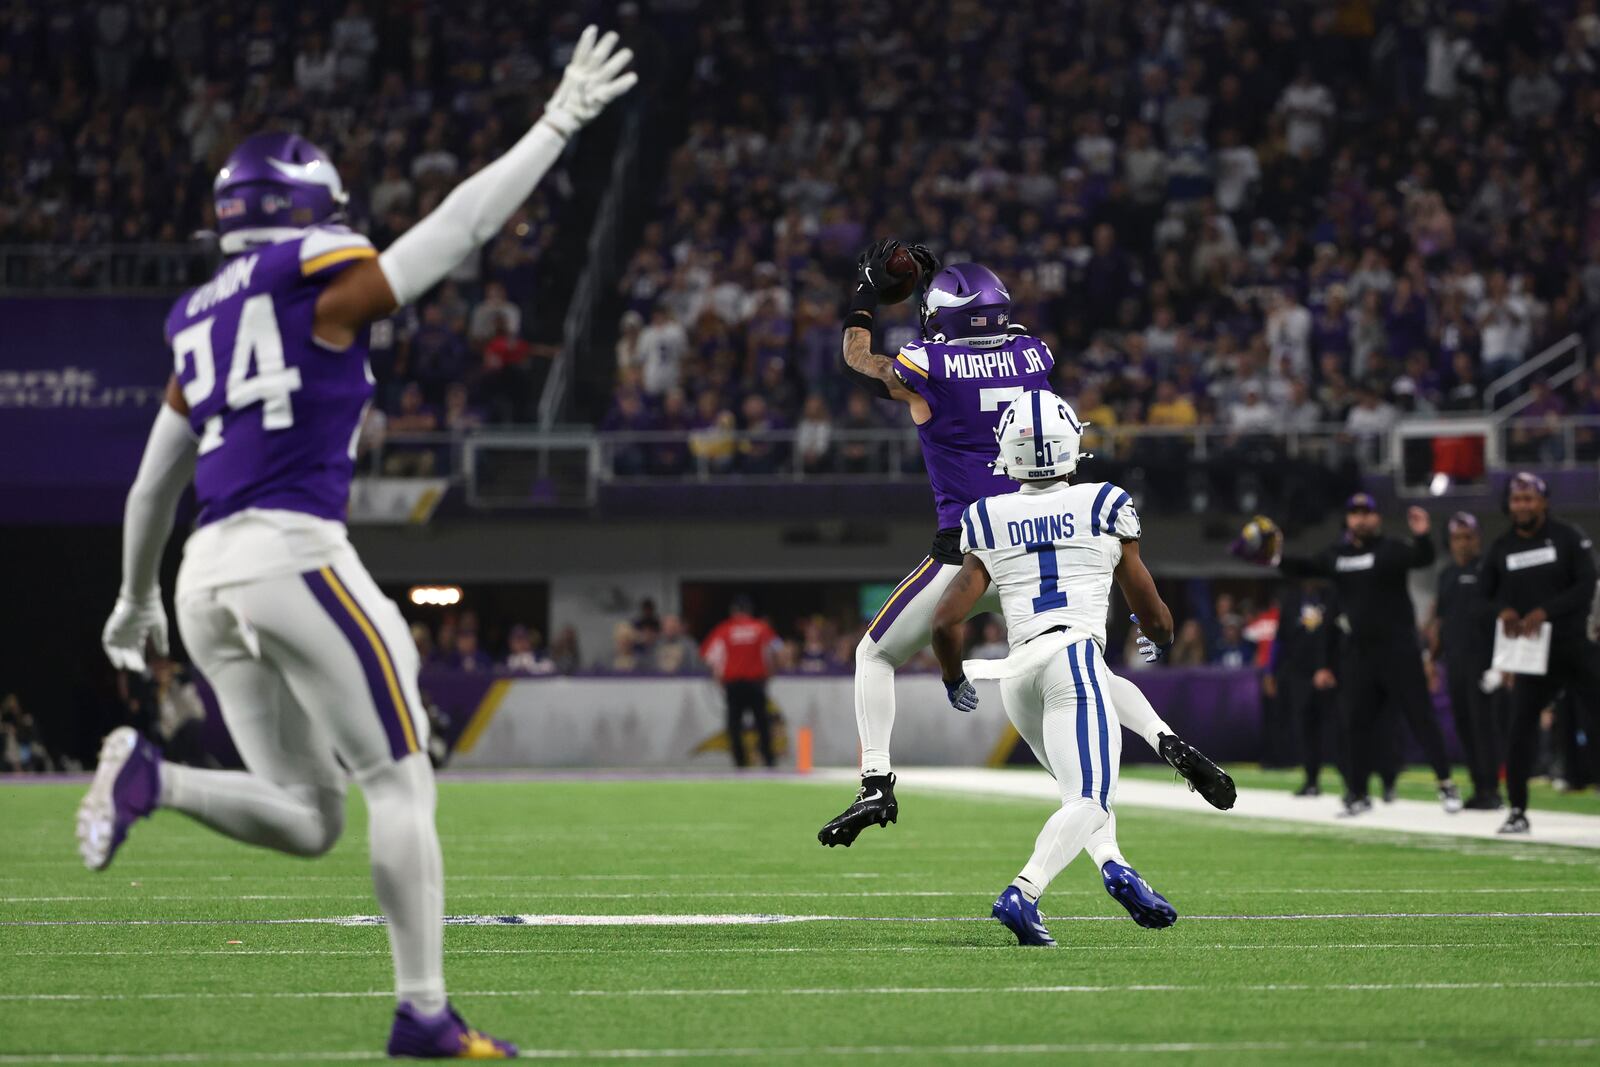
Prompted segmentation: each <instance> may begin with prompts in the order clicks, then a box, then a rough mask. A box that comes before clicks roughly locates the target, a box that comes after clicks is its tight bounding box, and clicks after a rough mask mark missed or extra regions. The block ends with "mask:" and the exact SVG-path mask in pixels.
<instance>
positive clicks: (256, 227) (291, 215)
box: [212, 133, 349, 255]
mask: <svg viewBox="0 0 1600 1067" xmlns="http://www.w3.org/2000/svg"><path fill="white" fill-rule="evenodd" d="M212 199H213V202H214V203H215V205H216V209H217V233H218V234H219V235H220V236H221V238H222V250H223V251H224V252H226V253H228V254H229V255H232V254H234V253H236V252H242V251H244V250H245V249H246V248H250V247H252V246H255V245H263V244H272V243H274V242H277V241H283V240H286V239H288V238H290V237H293V236H295V235H296V234H298V233H299V232H300V231H301V230H303V229H305V228H306V227H307V226H315V225H316V224H318V223H322V222H335V221H338V219H339V218H340V215H341V212H343V210H344V204H345V201H346V200H348V199H349V197H348V195H347V194H346V193H345V191H344V183H343V182H341V181H340V180H339V172H338V171H336V170H334V169H333V161H332V160H330V159H329V158H328V157H327V156H326V155H325V154H324V153H323V152H322V150H321V149H320V148H318V147H317V146H316V145H314V144H312V143H311V142H310V141H308V140H306V139H305V138H304V137H301V136H300V135H299V134H297V133H258V134H255V135H254V136H252V137H248V138H246V139H245V140H244V142H243V143H242V144H240V145H239V147H237V148H235V149H234V150H233V152H232V154H231V155H229V156H228V161H227V162H226V163H224V164H223V165H222V170H220V171H218V172H217V180H216V182H215V183H214V184H213V185H212Z"/></svg>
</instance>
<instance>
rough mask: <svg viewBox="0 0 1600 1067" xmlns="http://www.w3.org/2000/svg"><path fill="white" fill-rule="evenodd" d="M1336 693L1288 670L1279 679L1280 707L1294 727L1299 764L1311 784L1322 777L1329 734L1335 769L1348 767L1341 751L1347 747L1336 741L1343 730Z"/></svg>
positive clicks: (1306, 676) (1309, 678) (1307, 677)
mask: <svg viewBox="0 0 1600 1067" xmlns="http://www.w3.org/2000/svg"><path fill="white" fill-rule="evenodd" d="M1335 692H1336V691H1335V690H1332V689H1318V688H1317V687H1316V686H1314V685H1312V684H1311V677H1310V676H1309V675H1304V674H1300V673H1297V672H1294V671H1286V672H1284V673H1283V674H1280V675H1279V676H1278V703H1279V708H1280V711H1281V713H1282V714H1283V716H1284V718H1285V719H1286V720H1288V722H1289V723H1290V724H1292V728H1293V729H1294V731H1295V736H1296V740H1297V741H1298V742H1299V743H1298V745H1297V751H1298V752H1299V754H1300V765H1301V766H1302V767H1304V768H1305V772H1306V781H1307V782H1308V783H1310V784H1312V785H1316V784H1317V780H1318V779H1319V778H1320V777H1321V775H1322V767H1323V764H1324V763H1325V762H1326V760H1327V754H1328V751H1329V747H1330V746H1329V745H1328V743H1327V738H1328V737H1329V736H1330V735H1332V736H1333V737H1334V738H1335V739H1336V740H1335V741H1334V743H1333V745H1332V749H1333V763H1334V766H1336V767H1340V768H1343V767H1344V765H1345V760H1344V754H1343V752H1342V751H1341V749H1342V748H1343V747H1344V746H1343V745H1342V744H1340V742H1339V741H1338V740H1337V738H1338V737H1339V736H1340V734H1341V733H1342V732H1343V731H1341V730H1339V729H1337V723H1338V718H1339V707H1338V702H1337V700H1336V699H1335ZM1341 773H1342V772H1341Z"/></svg>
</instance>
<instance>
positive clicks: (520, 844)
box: [0, 778, 1600, 1065]
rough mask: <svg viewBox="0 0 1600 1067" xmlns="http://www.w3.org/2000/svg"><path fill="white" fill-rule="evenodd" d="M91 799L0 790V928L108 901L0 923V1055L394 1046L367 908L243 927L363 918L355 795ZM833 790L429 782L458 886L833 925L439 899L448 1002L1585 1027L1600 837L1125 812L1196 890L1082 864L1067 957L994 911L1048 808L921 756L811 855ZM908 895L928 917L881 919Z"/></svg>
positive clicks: (1557, 1059)
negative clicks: (309, 811)
mask: <svg viewBox="0 0 1600 1067" xmlns="http://www.w3.org/2000/svg"><path fill="white" fill-rule="evenodd" d="M1174 788H1178V787H1176V786H1175V787H1174ZM78 794H79V789H78V788H77V787H74V786H66V785H30V786H17V785H3V786H0V810H3V811H4V813H5V815H6V824H7V828H8V830H9V837H8V840H7V842H6V846H5V850H4V853H3V856H4V858H3V860H0V899H3V901H4V903H3V905H0V921H3V922H5V923H8V924H15V923H18V922H19V921H24V920H31V921H55V922H60V921H62V920H112V922H111V923H109V924H79V925H52V926H43V925H28V926H24V925H4V926H0V1064H9V1063H45V1062H56V1063H73V1062H91V1063H92V1062H108V1063H140V1062H162V1061H165V1060H170V1059H172V1058H175V1057H183V1058H187V1059H188V1060H190V1061H191V1062H195V1061H203V1062H212V1061H216V1062H264V1061H271V1062H294V1063H318V1062H325V1061H326V1062H349V1061H351V1060H360V1059H365V1058H369V1057H371V1058H376V1057H377V1056H378V1055H379V1053H380V1051H381V1047H382V1042H383V1040H384V1038H385V1036H386V1034H387V1028H388V1018H389V1012H390V1010H391V1004H390V997H389V992H388V986H389V981H390V976H389V961H388V955H387V949H386V943H385V940H384V932H383V930H382V929H381V928H378V927H370V926H366V927H347V926H338V925H328V924H280V925H265V924H261V923H260V922H259V921H260V920H269V919H291V918H311V917H319V916H348V915H358V914H371V913H372V912H373V911H374V910H375V904H374V901H373V899H372V896H371V893H370V889H369V885H368V879H367V872H366V855H365V853H366V846H365V841H364V835H363V833H362V829H361V828H362V826H363V825H364V822H365V820H364V818H363V817H362V815H361V814H360V812H353V813H352V819H351V831H350V832H349V834H348V835H347V837H346V839H345V840H344V841H343V842H341V844H340V845H339V846H338V848H337V849H336V850H335V851H334V852H333V853H332V854H331V855H330V856H328V857H326V858H325V859H322V860H317V861H303V860H292V859H287V858H280V857H278V856H274V855H270V854H267V853H265V852H260V851H254V850H250V849H247V848H244V847H242V846H238V845H234V844H231V843H229V842H227V841H225V840H223V839H222V838H220V837H217V836H214V835H212V834H211V833H209V832H207V831H204V830H202V829H201V828H199V827H197V826H195V825H193V824H191V823H189V822H187V821H186V820H185V819H184V818H183V817H182V816H178V815H174V814H168V813H163V814H160V815H158V816H157V817H156V818H155V819H154V820H153V821H151V822H149V823H144V824H141V825H140V826H139V827H138V828H137V829H136V830H135V833H134V836H133V838H132V840H131V842H130V844H129V846H128V847H127V848H126V849H125V850H124V851H123V853H122V854H121V856H119V858H118V859H117V861H116V863H115V865H114V866H113V867H112V868H111V869H110V870H109V871H107V872H105V873H103V874H98V875H96V874H90V873H88V872H86V871H84V870H83V869H82V868H81V866H80V865H79V863H78V860H77V857H76V855H75V853H74V850H73V842H72V834H71V822H72V812H73V808H74V806H75V804H76V801H77V798H78ZM847 799H848V789H847V788H846V787H842V786H839V785H831V786H828V785H819V784H809V783H801V782H797V781H786V780H771V779H759V778H751V779H744V780H727V781H712V782H703V781H678V782H673V781H657V782H586V781H561V782H537V783H514V782H507V783H493V782H446V783H444V784H442V786H441V789H440V819H441V825H442V828H443V833H444V842H445V844H444V847H445V858H446V867H447V870H448V872H449V882H448V887H449V888H448V901H447V910H448V911H449V912H450V913H451V914H454V915H498V914H521V913H535V914H559V915H662V914H686V913H698V914H705V915H724V914H735V913H775V914H784V915H790V916H807V915H824V916H833V917H835V918H833V919H831V920H828V921H818V922H803V923H786V924H769V925H727V926H682V925H676V926H673V925H657V926H645V925H639V924H628V925H617V926H598V927H570V926H489V927H453V928H451V929H450V931H449V933H448V936H447V951H448V976H449V981H450V984H451V988H452V992H453V995H454V998H455V1000H456V1003H457V1005H458V1007H460V1008H461V1009H462V1010H463V1012H464V1013H465V1014H466V1015H467V1017H468V1018H469V1019H471V1020H472V1021H473V1022H474V1023H475V1024H476V1025H479V1026H481V1027H483V1028H484V1029H486V1030H489V1031H491V1032H493V1033H495V1034H497V1035H499V1036H503V1037H505V1038H508V1039H511V1040H515V1041H518V1042H520V1043H522V1044H523V1045H524V1047H525V1048H526V1049H528V1050H530V1051H532V1052H534V1053H535V1054H537V1055H539V1056H542V1057H543V1058H549V1059H565V1060H580V1061H581V1060H617V1059H630V1060H634V1059H637V1060H644V1061H646V1062H662V1061H666V1062H672V1063H701V1062H704V1063H763V1062H774V1063H787V1064H796V1063H800V1064H806V1063H843V1062H847V1061H852V1060H853V1061H857V1062H867V1063H874V1062H879V1061H882V1062H892V1063H899V1064H916V1065H932V1064H975V1063H1005V1064H1014V1063H1029V1064H1033V1063H1039V1064H1045V1063H1068V1062H1075V1061H1081V1060H1083V1058H1084V1056H1085V1054H1093V1053H1096V1052H1098V1053H1101V1054H1114V1055H1120V1056H1127V1055H1133V1054H1140V1055H1139V1058H1140V1060H1141V1061H1143V1060H1144V1059H1145V1058H1147V1057H1146V1056H1145V1055H1143V1054H1146V1053H1160V1055H1157V1056H1154V1057H1153V1058H1154V1061H1156V1062H1160V1063H1173V1064H1179V1063H1182V1064H1188V1063H1215V1064H1230V1065H1233V1064H1279V1063H1296V1064H1301V1063H1343V1064H1357V1063H1359V1064H1373V1063H1407V1064H1421V1063H1441V1062H1447V1063H1452V1064H1462V1063H1482V1064H1508V1063H1518V1064H1543V1063H1592V1062H1595V1059H1596V1056H1597V1051H1596V1050H1597V1048H1600V1011H1597V1007H1600V952H1597V951H1596V950H1597V948H1600V852H1593V851H1583V850H1577V849H1561V848H1555V847H1549V846H1536V845H1531V844H1528V843H1499V842H1483V841H1464V840H1454V839H1447V838H1440V837H1422V836H1409V835H1384V834H1375V833H1371V832H1364V831H1360V830H1322V829H1312V828H1309V827H1298V826H1295V825H1293V824H1284V823H1266V822H1254V823H1252V822H1249V821H1246V820H1243V819H1238V818H1230V817H1228V816H1225V815H1207V814H1203V813H1199V814H1193V815H1189V814H1183V815H1178V814H1171V813H1160V812H1146V811H1141V810H1139V809H1133V808H1129V809H1126V810H1124V811H1122V812H1121V813H1120V814H1119V835H1120V837H1121V840H1122V844H1123V848H1124V851H1125V852H1126V853H1127V854H1128V857H1129V859H1130V861H1132V862H1133V863H1134V864H1135V865H1136V866H1138V868H1139V869H1140V871H1141V872H1142V873H1143V874H1144V875H1145V876H1146V877H1147V878H1148V879H1149V880H1150V881H1151V882H1152V883H1153V884H1155V885H1156V886H1157V888H1159V889H1162V890H1163V891H1165V892H1166V893H1167V895H1168V896H1169V897H1170V898H1171V899H1172V900H1173V902H1174V903H1175V904H1176V905H1177V907H1178V909H1179V911H1180V912H1181V913H1182V914H1183V916H1184V917H1183V918H1182V919H1180V920H1179V923H1178V925H1177V926H1176V927H1174V928H1173V929H1170V930H1166V931H1147V930H1142V929H1139V928H1138V927H1136V926H1135V925H1134V924H1133V923H1132V922H1130V921H1128V920H1127V919H1126V917H1125V915H1124V913H1123V912H1122V911H1121V909H1120V908H1118V907H1117V906H1116V905H1115V904H1114V903H1113V902H1112V901H1111V900H1110V898H1108V897H1107V896H1106V895H1105V894H1104V892H1103V891H1102V890H1101V888H1100V885H1099V880H1098V877H1097V876H1096V874H1095V872H1093V871H1092V870H1091V869H1090V867H1089V865H1088V864H1087V863H1086V862H1085V861H1084V860H1083V859H1081V858H1080V859H1079V860H1078V861H1076V862H1075V863H1074V865H1073V866H1072V867H1070V868H1068V870H1067V872H1066V873H1065V874H1064V875H1063V876H1062V878H1061V880H1060V881H1058V883H1057V885H1056V886H1055V887H1054V889H1053V891H1052V892H1051V893H1050V894H1048V895H1047V896H1046V897H1045V900H1044V904H1043V908H1044V912H1045V915H1046V917H1047V918H1052V917H1053V921H1052V931H1053V933H1054V934H1055V936H1056V937H1057V938H1058V939H1059V940H1060V942H1061V944H1062V947H1061V949H1060V950H1058V951H1053V952H1052V951H1046V950H1024V949H1019V948H1017V947H1016V946H1015V945H1014V944H1012V943H1011V941H1012V939H1011V936H1010V935H1009V934H1008V933H1006V931H1004V930H1003V929H1002V928H1000V927H999V926H998V925H997V924H995V923H993V922H992V921H989V920H987V919H985V918H983V917H985V916H987V914H988V906H989V903H990V902H991V901H992V899H993V898H994V896H995V894H996V892H997V891H998V890H999V889H1001V888H1002V887H1003V886H1004V885H1005V884H1006V883H1007V882H1008V881H1009V879H1010V878H1011V876H1012V875H1013V874H1014V873H1015V872H1016V870H1017V869H1018V868H1019V867H1020V866H1021V864H1022V862H1023V861H1024V860H1025V859H1026V856H1027V853H1028V851H1029V850H1030V848H1031V845H1032V842H1033V838H1034V835H1035V833H1036V832H1037V831H1038V828H1039V826H1040V825H1041V823H1042V822H1043V820H1044V818H1045V816H1046V815H1047V814H1048V811H1049V808H1048V806H1047V805H1043V804H1039V803H1033V802H1026V801H1016V800H1000V799H990V798H984V797H970V796H957V795H953V794H933V793H928V792H920V791H918V790H917V789H916V787H915V784H914V782H913V781H908V782H906V783H904V785H903V788H902V791H901V803H902V815H901V821H900V824H899V826H897V827H894V828H891V829H889V830H887V831H882V830H878V829H876V828H874V829H871V830H869V831H868V832H867V833H866V834H864V835H863V837H862V839H861V841H860V842H859V843H858V844H857V845H856V847H854V848H852V849H849V850H844V849H834V850H827V849H823V848H821V847H820V846H818V845H817V843H816V840H815V837H814V834H815V832H816V828H817V826H818V825H819V824H820V823H821V822H822V821H823V820H824V819H826V818H827V817H829V816H831V815H833V814H834V813H835V812H836V811H837V810H838V809H839V808H840V807H841V806H842V805H843V803H844V801H845V800H847ZM1550 912H1562V913H1580V914H1567V915H1563V916H1559V917H1557V916H1550V915H1538V914H1536V913H1550ZM1490 913H1504V914H1490ZM1271 916H1279V917H1280V918H1276V919H1273V918H1269V917H1271ZM863 917H868V918H873V919H880V920H891V921H862V919H863ZM918 918H920V919H932V920H935V921H926V922H908V921H892V920H895V919H900V920H904V919H918ZM971 919H977V920H979V921H967V920H971ZM162 920H168V921H173V920H181V921H182V922H181V923H178V924H170V925H163V924H162V923H161V921H162ZM252 920H255V921H256V922H252ZM134 921H139V922H145V923H147V925H130V924H129V923H131V922H134ZM234 942H237V943H234Z"/></svg>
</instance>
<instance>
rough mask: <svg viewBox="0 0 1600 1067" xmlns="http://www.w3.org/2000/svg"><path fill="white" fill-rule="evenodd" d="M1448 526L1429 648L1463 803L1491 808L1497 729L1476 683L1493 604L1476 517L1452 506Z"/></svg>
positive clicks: (1496, 787) (1496, 780)
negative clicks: (1461, 771)
mask: <svg viewBox="0 0 1600 1067" xmlns="http://www.w3.org/2000/svg"><path fill="white" fill-rule="evenodd" d="M1448 529H1449V531H1450V563H1449V565H1448V566H1446V567H1445V569H1444V570H1442V571H1440V572H1439V595H1438V600H1437V601H1436V602H1435V605H1434V618H1435V619H1436V621H1437V622H1438V627H1437V630H1436V634H1437V641H1438V644H1437V646H1436V648H1435V652H1436V653H1437V655H1438V658H1439V659H1440V661H1442V662H1443V664H1444V672H1445V688H1446V690H1447V691H1448V692H1449V694H1450V713H1451V715H1453V716H1454V718H1455V721H1456V735H1457V736H1458V737H1460V738H1461V751H1462V752H1463V753H1464V754H1465V755H1466V757H1467V769H1468V770H1469V771H1470V772H1471V774H1472V797H1471V799H1469V800H1468V801H1467V804H1466V806H1467V808H1468V809H1471V810H1477V811H1494V810H1496V809H1497V808H1499V807H1500V730H1499V726H1498V722H1497V719H1496V716H1495V709H1494V707H1493V705H1492V702H1491V700H1490V696H1489V694H1488V693H1485V692H1484V691H1483V687H1482V684H1481V683H1482V681H1483V675H1484V672H1486V671H1487V670H1488V669H1489V661H1490V658H1491V656H1492V653H1493V650H1494V616H1495V608H1494V605H1493V604H1492V603H1491V602H1490V600H1489V598H1488V597H1487V596H1485V595H1484V592H1483V580H1482V577H1481V576H1480V575H1479V573H1478V571H1479V564H1480V563H1481V562H1482V556H1483V538H1482V537H1481V536H1480V535H1479V532H1478V520H1477V517H1476V516H1474V515H1472V514H1471V513H1470V512H1466V511H1458V512H1456V513H1455V514H1454V515H1452V516H1450V522H1449V525H1448Z"/></svg>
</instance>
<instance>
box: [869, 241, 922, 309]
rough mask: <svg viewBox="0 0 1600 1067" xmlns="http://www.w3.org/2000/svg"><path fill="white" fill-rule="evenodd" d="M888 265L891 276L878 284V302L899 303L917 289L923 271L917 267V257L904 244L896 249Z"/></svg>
mask: <svg viewBox="0 0 1600 1067" xmlns="http://www.w3.org/2000/svg"><path fill="white" fill-rule="evenodd" d="M886 266H887V267H888V269H889V278H888V280H887V281H885V282H884V283H883V284H882V285H880V286H878V302H879V303H880V304H898V303H900V302H901V301H902V300H905V299H906V298H907V297H909V296H910V295H911V294H912V293H913V292H915V291H916V288H917V282H918V280H919V278H920V276H921V273H922V272H921V270H920V269H919V268H918V267H917V261H916V258H915V257H914V256H912V254H911V252H910V250H909V249H907V248H906V247H905V246H904V245H902V246H901V247H899V248H896V249H895V250H894V252H893V254H891V255H890V256H889V260H888V263H887V264H886Z"/></svg>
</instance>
